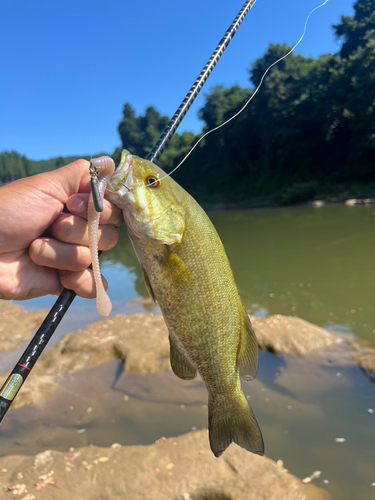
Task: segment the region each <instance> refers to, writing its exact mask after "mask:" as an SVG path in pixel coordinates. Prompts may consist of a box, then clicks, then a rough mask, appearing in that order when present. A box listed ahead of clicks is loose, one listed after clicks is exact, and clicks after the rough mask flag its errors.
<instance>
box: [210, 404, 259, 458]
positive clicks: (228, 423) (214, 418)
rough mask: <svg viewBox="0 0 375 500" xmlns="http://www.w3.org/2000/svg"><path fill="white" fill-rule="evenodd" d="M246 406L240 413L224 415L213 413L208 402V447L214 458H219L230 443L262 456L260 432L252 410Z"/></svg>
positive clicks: (212, 408) (213, 410)
mask: <svg viewBox="0 0 375 500" xmlns="http://www.w3.org/2000/svg"><path fill="white" fill-rule="evenodd" d="M246 406H247V407H246ZM246 406H242V411H238V413H236V414H234V413H228V414H225V413H222V412H217V411H216V412H215V408H214V407H213V406H212V404H210V401H209V402H208V428H209V438H210V446H211V450H212V452H213V454H214V455H215V457H217V458H219V457H220V456H221V455H222V453H223V452H224V451H225V450H226V449H227V448H228V446H229V445H230V444H231V443H236V444H238V445H239V446H241V447H242V448H245V450H247V451H250V452H251V453H255V454H256V455H263V454H264V442H263V436H262V432H261V430H260V428H259V425H258V422H257V421H256V418H255V415H254V413H253V411H252V409H251V408H250V406H249V405H248V404H247V405H246Z"/></svg>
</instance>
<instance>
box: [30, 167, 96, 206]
mask: <svg viewBox="0 0 375 500" xmlns="http://www.w3.org/2000/svg"><path fill="white" fill-rule="evenodd" d="M89 165H90V163H89V162H88V161H87V160H76V161H74V162H73V163H69V165H66V166H65V167H61V168H58V169H57V170H53V171H52V172H48V173H47V172H46V173H45V174H40V175H38V176H36V177H35V180H37V181H38V188H39V189H41V190H42V189H43V186H44V184H45V183H46V184H47V183H48V194H49V195H50V196H52V197H53V198H54V199H56V200H58V201H60V202H61V203H62V204H65V203H66V201H67V200H68V198H70V196H72V195H73V194H76V193H78V192H84V193H88V192H89V191H90V174H89ZM37 178H38V179H37Z"/></svg>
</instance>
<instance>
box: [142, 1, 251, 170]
mask: <svg viewBox="0 0 375 500" xmlns="http://www.w3.org/2000/svg"><path fill="white" fill-rule="evenodd" d="M255 2H256V0H247V1H246V2H245V4H244V5H243V7H242V9H241V10H240V12H239V13H238V15H237V17H236V18H235V19H234V21H233V22H232V24H231V25H230V27H229V28H228V29H227V31H226V32H225V35H224V36H223V38H222V39H221V40H220V42H219V44H218V45H217V47H216V49H215V51H214V52H213V54H212V56H211V57H210V59H209V60H208V61H207V63H206V65H205V67H204V68H203V69H202V71H201V72H200V74H199V76H198V78H197V79H196V80H195V82H194V84H193V85H192V87H191V88H190V90H189V92H188V93H187V94H186V97H185V99H184V100H183V101H182V103H181V104H180V106H179V108H178V109H177V111H176V112H175V114H174V115H173V117H172V118H171V120H170V121H169V123H168V125H167V126H166V128H165V129H164V131H163V133H162V134H161V136H160V137H159V139H158V141H157V143H156V144H155V146H154V147H153V148H152V150H151V152H150V154H149V155H148V156H147V160H149V161H151V162H153V163H156V162H157V161H158V159H159V158H160V156H161V154H162V152H163V151H164V149H165V148H166V147H167V146H168V144H169V141H170V140H171V138H172V136H173V135H174V133H175V132H176V130H177V128H178V126H179V125H180V123H181V121H182V120H183V118H184V116H185V115H186V113H187V112H188V110H189V109H190V107H191V105H192V104H193V102H194V101H195V98H196V97H197V95H198V93H199V92H200V90H201V88H202V87H203V85H204V84H205V83H206V81H207V78H208V77H209V76H210V74H211V72H212V70H213V69H214V67H215V66H216V64H217V62H218V61H219V59H220V57H221V56H222V55H223V52H224V50H225V49H226V48H227V47H228V45H229V42H230V41H231V40H232V38H233V37H234V35H235V33H236V31H237V30H238V28H239V26H240V24H241V23H242V21H243V20H244V19H245V17H246V14H247V13H248V12H249V10H250V9H251V7H252V6H253V5H254V4H255Z"/></svg>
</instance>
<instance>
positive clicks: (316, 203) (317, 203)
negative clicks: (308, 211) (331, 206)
mask: <svg viewBox="0 0 375 500" xmlns="http://www.w3.org/2000/svg"><path fill="white" fill-rule="evenodd" d="M325 204H326V203H325V201H323V200H315V201H313V202H311V205H312V206H313V207H315V208H319V207H323V206H324V205H325Z"/></svg>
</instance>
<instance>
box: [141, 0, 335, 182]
mask: <svg viewBox="0 0 375 500" xmlns="http://www.w3.org/2000/svg"><path fill="white" fill-rule="evenodd" d="M326 3H328V0H325V1H324V2H323V3H322V4H320V5H318V6H317V7H314V8H313V9H312V11H311V12H310V13H309V15H308V16H307V18H306V21H305V26H304V28H303V33H302V35H301V37H300V38H299V40H298V42H297V43H296V44H295V45H294V46H293V47H292V48H291V49H290V50H289V52H287V53H286V54H285V55H283V56H282V57H280V59H278V60H277V61H275V62H274V63H272V64H271V65H270V66H268V68H267V69H266V71H265V72H264V73H263V76H262V78H261V80H260V82H259V84H258V86H257V87H256V89H255V90H254V92H253V94H252V95H251V96H250V98H249V99H248V100H247V102H246V103H245V104H244V105H243V107H242V108H241V109H240V110H239V111H237V113H235V114H234V115H233V116H232V117H231V118H229V119H228V120H226V121H225V122H224V123H222V124H221V125H218V126H217V127H215V128H213V129H211V130H209V131H208V132H206V133H205V134H204V135H202V137H201V138H200V139H199V140H198V141H197V142H196V143H195V144H194V146H193V147H192V148H191V149H190V151H189V152H188V153H187V155H186V156H185V157H184V158H183V160H182V161H181V162H180V163H179V164H178V165H177V167H175V168H174V169H173V170H171V171H170V172H169V173H168V174H165V176H164V177H160V179H158V180H159V181H161V180H163V179H165V178H167V177H170V176H171V175H172V174H173V173H174V172H175V171H176V170H177V169H178V168H180V167H181V165H182V164H183V163H184V162H185V161H186V160H187V159H188V157H189V156H190V155H191V153H192V152H193V151H194V149H195V148H196V147H197V146H198V144H199V143H200V142H201V141H202V140H203V139H204V138H205V137H207V136H208V135H209V134H212V133H213V132H216V130H219V129H220V128H222V127H224V126H225V125H227V124H228V123H229V122H231V121H232V120H234V119H235V118H237V116H238V115H240V114H241V113H242V112H243V111H244V110H245V109H246V108H247V106H248V105H249V104H250V102H251V101H252V100H253V98H254V97H255V95H256V94H257V93H258V90H259V89H260V87H261V85H262V83H263V80H264V78H265V77H266V75H267V73H268V72H269V71H270V69H272V68H273V67H274V66H276V64H278V63H279V62H281V61H283V60H284V59H286V58H287V57H288V56H290V54H292V52H294V50H295V49H296V48H297V47H298V45H299V44H300V43H301V42H302V40H303V38H304V36H305V34H306V29H307V24H308V22H309V19H310V17H311V15H312V14H313V13H314V12H315V11H316V10H318V9H320V8H321V7H323V6H324V5H325V4H326ZM146 187H148V186H140V187H138V188H136V190H138V189H141V188H146Z"/></svg>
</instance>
